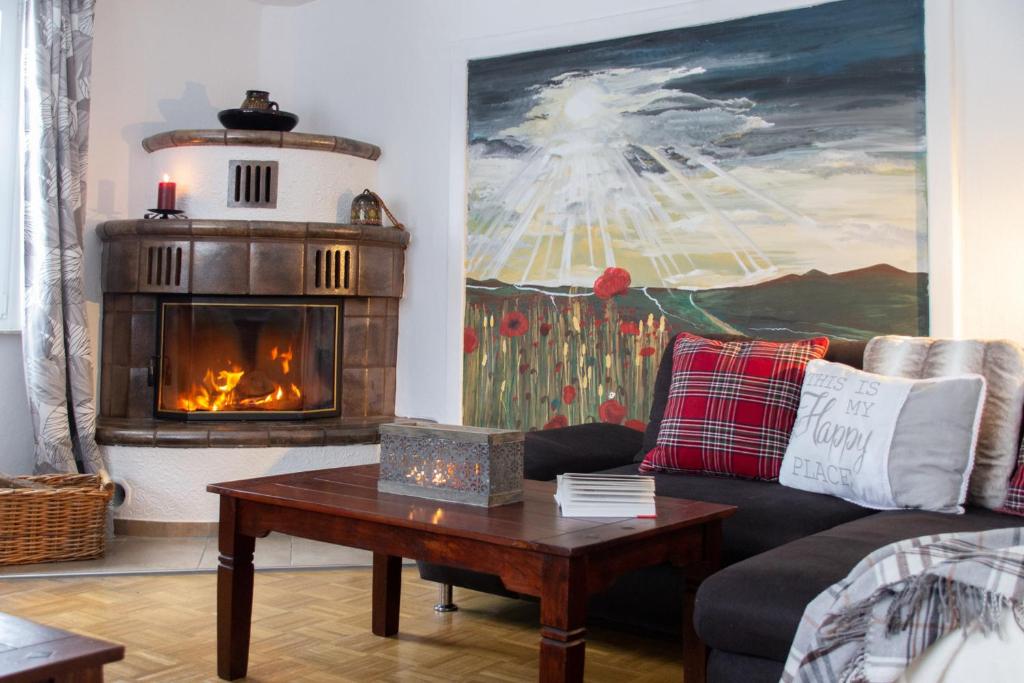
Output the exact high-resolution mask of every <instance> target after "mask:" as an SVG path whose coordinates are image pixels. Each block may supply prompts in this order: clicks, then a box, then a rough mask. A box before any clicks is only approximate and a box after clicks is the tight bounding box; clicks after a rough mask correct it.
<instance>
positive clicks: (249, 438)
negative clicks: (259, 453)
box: [210, 424, 270, 448]
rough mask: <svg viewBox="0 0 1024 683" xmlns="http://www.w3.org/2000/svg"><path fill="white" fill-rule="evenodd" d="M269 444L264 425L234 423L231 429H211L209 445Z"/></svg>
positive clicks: (260, 445) (212, 446)
mask: <svg viewBox="0 0 1024 683" xmlns="http://www.w3.org/2000/svg"><path fill="white" fill-rule="evenodd" d="M269 445H270V435H269V433H268V431H267V429H266V426H265V425H256V424H246V425H236V426H234V427H233V428H232V429H211V430H210V447H211V448H216V447H217V446H252V447H263V446H269Z"/></svg>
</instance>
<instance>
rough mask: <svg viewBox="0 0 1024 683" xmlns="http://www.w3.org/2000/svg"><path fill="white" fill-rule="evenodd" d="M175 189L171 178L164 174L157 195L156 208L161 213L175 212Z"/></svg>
mask: <svg viewBox="0 0 1024 683" xmlns="http://www.w3.org/2000/svg"><path fill="white" fill-rule="evenodd" d="M174 189H175V185H174V183H172V182H171V178H170V176H168V175H167V174H166V173H165V174H164V179H163V182H161V183H160V185H159V187H158V188H157V193H156V208H157V209H158V210H160V211H174Z"/></svg>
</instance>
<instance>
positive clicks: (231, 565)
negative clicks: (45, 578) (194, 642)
mask: <svg viewBox="0 0 1024 683" xmlns="http://www.w3.org/2000/svg"><path fill="white" fill-rule="evenodd" d="M237 507H238V501H237V500H236V499H234V498H229V497H227V496H221V498H220V530H219V537H220V539H219V542H220V546H219V547H220V564H219V565H218V566H217V675H218V676H220V677H221V678H223V679H224V680H226V681H233V680H235V679H236V678H244V677H245V674H246V672H247V671H248V668H249V631H250V628H251V627H252V579H253V567H252V554H253V550H254V548H255V546H256V539H255V538H253V537H252V536H245V535H243V534H241V533H239V531H238V526H239V520H238V517H237Z"/></svg>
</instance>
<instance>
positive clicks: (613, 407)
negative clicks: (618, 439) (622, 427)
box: [597, 398, 626, 425]
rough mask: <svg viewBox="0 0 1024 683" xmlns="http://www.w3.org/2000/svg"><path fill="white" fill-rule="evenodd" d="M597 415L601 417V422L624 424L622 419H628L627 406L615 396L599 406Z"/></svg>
mask: <svg viewBox="0 0 1024 683" xmlns="http://www.w3.org/2000/svg"><path fill="white" fill-rule="evenodd" d="M597 416H598V417H599V418H601V422H610V423H611V424H616V425H618V424H622V421H623V420H624V419H626V406H624V405H622V404H621V403H619V402H618V401H616V400H615V399H614V398H611V399H608V400H607V401H605V402H604V403H602V404H601V405H599V406H598V407H597Z"/></svg>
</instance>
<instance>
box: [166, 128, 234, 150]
mask: <svg viewBox="0 0 1024 683" xmlns="http://www.w3.org/2000/svg"><path fill="white" fill-rule="evenodd" d="M226 133H227V131H224V130H197V129H184V130H172V131H171V142H172V143H174V146H175V147H184V146H191V145H214V144H216V145H223V144H224V136H225V134H226Z"/></svg>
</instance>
